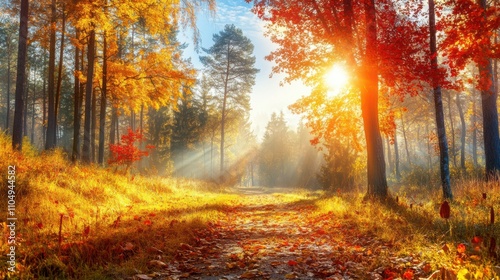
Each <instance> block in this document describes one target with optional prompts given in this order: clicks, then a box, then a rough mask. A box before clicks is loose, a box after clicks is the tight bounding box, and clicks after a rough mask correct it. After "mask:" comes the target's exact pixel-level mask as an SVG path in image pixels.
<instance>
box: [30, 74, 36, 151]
mask: <svg viewBox="0 0 500 280" xmlns="http://www.w3.org/2000/svg"><path fill="white" fill-rule="evenodd" d="M34 68H35V69H34V70H33V96H32V99H31V131H30V139H31V144H32V145H34V144H35V103H36V82H35V74H36V65H35V66H34Z"/></svg>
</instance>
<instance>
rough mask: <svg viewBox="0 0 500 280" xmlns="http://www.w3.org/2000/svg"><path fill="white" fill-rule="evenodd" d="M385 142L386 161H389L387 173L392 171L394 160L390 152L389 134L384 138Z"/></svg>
mask: <svg viewBox="0 0 500 280" xmlns="http://www.w3.org/2000/svg"><path fill="white" fill-rule="evenodd" d="M385 143H386V146H387V162H388V163H389V170H388V171H389V174H391V173H393V172H394V161H393V160H392V153H391V140H390V137H389V135H388V136H387V137H386V138H385Z"/></svg>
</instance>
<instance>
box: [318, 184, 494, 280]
mask: <svg viewBox="0 0 500 280" xmlns="http://www.w3.org/2000/svg"><path fill="white" fill-rule="evenodd" d="M453 188H454V195H455V199H454V201H453V202H450V208H451V211H450V212H451V213H450V218H449V219H448V220H446V219H443V218H442V217H441V216H440V207H441V204H442V203H443V200H442V199H441V197H442V194H441V192H440V190H422V189H421V188H414V187H406V188H402V189H401V190H399V192H397V193H395V194H393V195H394V197H393V198H391V199H390V200H389V201H385V202H383V203H381V202H378V201H366V200H365V199H364V196H363V195H362V194H353V193H337V194H335V195H334V196H332V197H328V198H324V199H320V200H319V201H317V202H316V203H315V204H316V206H317V210H316V212H315V215H318V216H321V215H331V216H332V217H342V219H343V220H344V221H345V223H348V224H352V225H354V226H355V227H356V228H358V229H359V230H361V231H362V232H364V233H365V234H366V235H374V236H377V237H378V238H381V239H382V240H384V241H385V242H386V244H390V247H391V250H392V251H396V252H397V254H398V255H399V256H400V257H401V259H414V260H421V261H422V260H425V264H426V265H428V266H427V267H426V269H428V270H429V271H430V272H432V271H436V270H439V269H443V270H446V271H448V272H449V273H451V274H452V275H455V277H458V279H500V259H499V258H498V255H499V254H500V250H499V248H498V246H495V243H497V242H499V240H500V223H499V222H498V217H499V215H500V208H499V206H500V186H499V185H498V183H497V182H490V183H486V182H482V181H477V180H476V181H474V180H472V181H462V182H459V183H458V184H456V185H454V186H453ZM492 211H493V213H494V216H495V217H497V218H496V220H495V217H491V215H492V214H491V213H492ZM415 265H416V264H415V263H407V264H406V266H407V267H406V268H405V269H411V268H412V267H415ZM400 271H405V270H404V269H400ZM448 272H447V273H448ZM401 274H402V273H401ZM410 279H411V278H410ZM433 279H441V278H433ZM446 279H448V278H446ZM450 279H451V278H450Z"/></svg>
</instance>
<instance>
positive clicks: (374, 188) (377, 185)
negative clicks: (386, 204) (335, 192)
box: [361, 0, 388, 198]
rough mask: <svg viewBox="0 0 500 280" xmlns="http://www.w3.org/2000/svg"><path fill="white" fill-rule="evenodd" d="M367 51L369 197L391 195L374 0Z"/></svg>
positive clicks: (364, 102) (369, 5) (364, 100)
mask: <svg viewBox="0 0 500 280" xmlns="http://www.w3.org/2000/svg"><path fill="white" fill-rule="evenodd" d="M364 8H365V16H366V53H365V61H364V65H363V69H362V72H363V73H362V78H363V80H362V83H363V84H362V87H361V111H362V116H363V126H364V131H365V139H366V148H367V159H368V163H367V166H368V191H367V196H374V197H378V198H385V197H387V196H388V190H387V179H386V174H385V160H384V148H383V144H382V137H381V135H380V128H379V120H378V66H377V63H378V59H377V19H376V8H375V0H369V1H366V2H365V7H364Z"/></svg>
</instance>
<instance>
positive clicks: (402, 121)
mask: <svg viewBox="0 0 500 280" xmlns="http://www.w3.org/2000/svg"><path fill="white" fill-rule="evenodd" d="M401 130H402V132H403V139H404V140H405V150H406V161H407V162H408V166H410V167H411V156H410V149H409V145H408V138H407V137H406V126H405V119H404V116H403V114H401Z"/></svg>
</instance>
